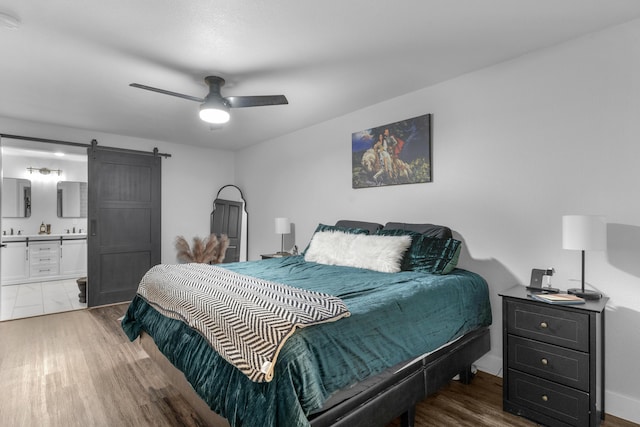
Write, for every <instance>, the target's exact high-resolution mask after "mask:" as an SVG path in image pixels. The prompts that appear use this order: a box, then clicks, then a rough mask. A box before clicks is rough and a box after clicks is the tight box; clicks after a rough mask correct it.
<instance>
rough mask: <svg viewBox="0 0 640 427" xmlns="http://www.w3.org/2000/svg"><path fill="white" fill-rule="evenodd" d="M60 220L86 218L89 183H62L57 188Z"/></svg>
mask: <svg viewBox="0 0 640 427" xmlns="http://www.w3.org/2000/svg"><path fill="white" fill-rule="evenodd" d="M56 192H57V200H58V203H57V212H58V218H86V217H87V210H88V200H87V183H86V182H75V181H60V182H58V185H57V186H56Z"/></svg>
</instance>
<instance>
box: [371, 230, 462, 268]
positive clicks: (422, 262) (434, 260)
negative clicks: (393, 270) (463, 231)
mask: <svg viewBox="0 0 640 427" xmlns="http://www.w3.org/2000/svg"><path fill="white" fill-rule="evenodd" d="M378 234H382V235H386V236H411V246H410V247H409V249H408V250H407V252H406V253H405V255H404V258H403V259H402V265H401V269H402V270H404V271H423V272H426V273H435V274H448V273H450V272H451V271H452V270H453V269H454V268H456V265H458V258H459V257H460V249H461V248H462V242H461V241H459V240H456V239H440V238H437V237H429V236H425V235H424V234H420V233H416V232H415V231H410V230H380V231H378Z"/></svg>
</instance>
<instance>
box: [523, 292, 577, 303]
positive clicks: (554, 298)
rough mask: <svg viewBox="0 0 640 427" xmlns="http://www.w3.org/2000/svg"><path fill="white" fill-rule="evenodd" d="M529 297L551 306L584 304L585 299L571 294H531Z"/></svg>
mask: <svg viewBox="0 0 640 427" xmlns="http://www.w3.org/2000/svg"><path fill="white" fill-rule="evenodd" d="M529 296H530V297H531V298H532V299H534V300H536V301H542V302H546V303H549V304H564V305H571V304H584V299H583V298H580V297H577V296H575V295H571V294H537V293H533V292H532V293H531V294H529Z"/></svg>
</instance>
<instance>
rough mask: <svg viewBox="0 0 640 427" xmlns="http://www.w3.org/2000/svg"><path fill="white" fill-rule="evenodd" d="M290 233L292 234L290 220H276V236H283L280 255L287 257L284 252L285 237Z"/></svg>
mask: <svg viewBox="0 0 640 427" xmlns="http://www.w3.org/2000/svg"><path fill="white" fill-rule="evenodd" d="M289 233H291V222H289V218H276V234H280V235H282V238H281V239H282V240H281V244H280V252H278V255H287V253H286V252H285V251H284V235H285V234H289Z"/></svg>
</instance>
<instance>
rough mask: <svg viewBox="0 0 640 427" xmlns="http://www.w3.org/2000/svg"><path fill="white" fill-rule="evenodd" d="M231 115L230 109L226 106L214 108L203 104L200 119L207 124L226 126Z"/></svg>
mask: <svg viewBox="0 0 640 427" xmlns="http://www.w3.org/2000/svg"><path fill="white" fill-rule="evenodd" d="M230 118H231V115H230V114H229V109H228V108H225V107H224V106H212V105H207V104H202V106H200V119H201V120H202V121H204V122H207V123H213V124H224V123H227V122H228V121H229V119H230Z"/></svg>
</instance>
